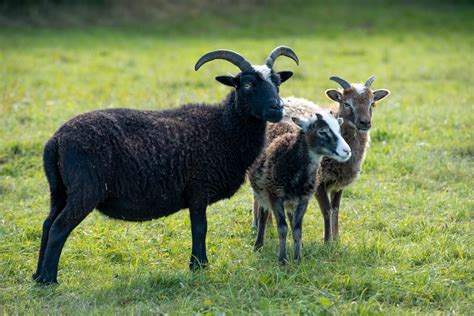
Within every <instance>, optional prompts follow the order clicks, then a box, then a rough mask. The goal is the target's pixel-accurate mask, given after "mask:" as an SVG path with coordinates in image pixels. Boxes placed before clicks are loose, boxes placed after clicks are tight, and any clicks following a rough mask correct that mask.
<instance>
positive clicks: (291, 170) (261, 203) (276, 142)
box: [249, 112, 351, 263]
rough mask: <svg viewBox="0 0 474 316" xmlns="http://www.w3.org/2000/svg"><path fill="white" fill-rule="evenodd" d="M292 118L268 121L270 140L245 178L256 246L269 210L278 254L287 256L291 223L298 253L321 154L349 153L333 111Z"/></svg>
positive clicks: (334, 156) (336, 156)
mask: <svg viewBox="0 0 474 316" xmlns="http://www.w3.org/2000/svg"><path fill="white" fill-rule="evenodd" d="M292 119H293V121H294V123H296V125H298V126H299V129H298V128H297V127H296V126H295V125H294V124H292V123H290V122H281V123H278V124H272V126H271V127H269V131H268V136H267V139H268V144H267V146H266V147H265V149H264V150H263V152H262V154H261V155H260V156H259V157H258V158H257V160H256V161H255V163H254V164H253V165H252V167H251V168H250V170H249V179H250V183H251V185H252V188H253V191H254V197H255V200H256V202H257V206H258V213H257V218H258V225H257V226H258V233H257V240H256V242H255V248H256V249H259V248H261V247H262V246H263V242H264V237H265V228H266V226H267V225H266V222H267V218H268V216H269V211H270V209H271V210H272V211H273V214H274V216H275V218H276V222H277V229H278V237H279V241H280V251H279V255H278V259H279V261H280V262H281V263H285V262H286V261H287V251H286V236H287V232H288V226H287V224H286V220H285V210H286V213H287V214H286V215H287V216H288V218H289V220H290V224H291V229H292V235H293V241H294V248H293V255H294V256H293V257H294V259H295V260H298V259H300V257H301V238H302V223H303V217H304V214H305V212H306V208H307V206H308V201H309V200H310V198H311V197H312V196H313V194H314V193H315V190H316V185H315V179H316V171H317V169H318V167H319V163H320V161H321V158H322V157H323V156H325V157H329V158H332V159H336V160H337V161H341V162H342V161H346V160H347V159H349V158H350V156H351V151H350V148H349V145H347V143H346V142H345V141H344V139H343V138H342V136H341V134H340V132H341V130H340V127H339V125H340V124H341V123H342V121H343V120H342V119H340V118H339V119H338V120H336V119H335V118H334V117H333V116H332V114H329V113H326V112H320V113H316V114H315V115H314V116H313V117H312V118H310V119H307V120H306V119H304V118H298V117H293V118H292Z"/></svg>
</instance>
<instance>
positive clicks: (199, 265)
mask: <svg viewBox="0 0 474 316" xmlns="http://www.w3.org/2000/svg"><path fill="white" fill-rule="evenodd" d="M206 267H207V260H205V261H203V262H199V261H198V260H196V259H191V262H190V263H189V269H190V270H191V271H192V272H196V271H199V270H201V269H205V268H206Z"/></svg>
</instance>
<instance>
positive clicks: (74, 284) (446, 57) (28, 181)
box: [0, 1, 474, 314]
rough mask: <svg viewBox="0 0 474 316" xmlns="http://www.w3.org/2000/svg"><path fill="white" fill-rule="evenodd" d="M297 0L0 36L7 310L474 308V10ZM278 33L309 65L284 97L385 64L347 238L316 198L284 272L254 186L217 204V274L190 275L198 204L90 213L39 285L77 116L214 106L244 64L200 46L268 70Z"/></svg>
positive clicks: (0, 223) (1, 228)
mask: <svg viewBox="0 0 474 316" xmlns="http://www.w3.org/2000/svg"><path fill="white" fill-rule="evenodd" d="M298 2H299V3H297V5H293V6H292V5H290V4H285V3H284V2H282V3H281V5H280V6H273V7H267V8H262V7H260V6H256V7H255V8H254V10H251V9H249V8H248V7H246V8H244V9H242V10H240V9H239V10H235V11H233V10H227V11H225V12H224V13H222V14H217V13H216V12H211V13H208V14H206V16H204V17H203V16H200V15H197V14H195V13H193V11H192V10H191V11H190V12H188V13H187V14H186V15H185V18H183V19H176V18H170V19H169V20H168V21H166V23H165V22H160V23H158V24H153V25H133V26H130V25H129V26H116V27H99V26H96V27H94V26H90V27H83V28H64V29H34V28H27V27H25V28H16V29H13V28H3V29H1V30H0V53H1V55H0V313H6V314H37V313H43V314H124V313H125V314H158V313H171V314H177V313H183V314H188V313H203V314H205V313H211V314H214V313H227V314H236V313H263V314H280V313H288V314H307V313H321V314H325V313H330V314H346V313H353V314H378V313H382V314H398V313H421V314H433V313H438V314H470V313H472V310H473V307H474V306H473V303H472V302H473V301H474V297H473V286H474V282H473V275H474V271H473V270H474V269H473V266H474V262H473V258H472V254H473V248H472V247H473V244H474V240H473V239H474V238H473V235H472V232H473V225H472V223H473V209H474V203H473V189H472V188H473V187H474V180H473V178H474V172H473V171H474V158H473V152H474V148H473V147H474V140H473V134H474V133H473V122H474V111H473V110H474V108H473V106H474V96H473V91H474V90H473V88H472V87H473V86H474V79H473V78H474V69H473V67H474V66H473V65H474V58H473V50H472V49H473V47H474V36H473V33H472V31H473V29H474V7H473V6H472V5H463V6H453V5H444V4H439V3H435V4H433V3H431V4H429V5H426V6H423V5H421V4H418V5H413V4H408V2H407V3H406V4H398V5H395V4H389V3H388V2H387V3H384V4H380V2H379V3H373V4H367V3H365V2H364V4H359V5H350V4H349V3H350V2H345V1H344V2H338V4H337V5H336V4H330V5H325V6H323V5H320V4H319V2H315V1H306V2H305V1H298ZM291 3H294V2H291ZM200 14H203V13H202V12H201V13H200ZM279 44H286V45H289V46H291V47H293V48H294V49H295V51H296V52H297V54H298V56H299V57H300V60H301V65H300V67H296V66H294V65H293V64H292V62H291V61H290V60H285V58H282V59H281V60H279V61H278V63H277V65H276V68H277V69H280V70H283V69H285V70H286V69H289V70H293V71H295V73H296V75H295V77H294V78H293V79H291V80H290V81H288V82H287V83H285V84H284V85H283V86H282V89H281V94H282V95H283V96H289V95H296V96H299V97H306V98H308V99H312V100H314V101H315V102H317V103H320V104H322V105H327V104H329V101H328V100H327V99H326V98H325V97H324V94H323V91H324V90H325V89H328V88H333V87H335V83H334V82H330V81H329V80H328V77H329V76H331V75H339V76H341V77H343V78H346V79H348V80H349V81H353V82H354V81H355V82H357V81H358V82H361V81H364V80H366V79H367V78H368V77H369V75H372V74H374V75H376V76H377V80H376V81H375V83H374V85H373V86H374V88H387V89H390V90H391V91H392V95H391V96H390V97H388V98H387V99H386V100H385V101H383V102H381V103H380V104H379V105H378V106H377V108H376V109H375V113H374V121H373V125H374V127H373V131H372V143H371V148H370V151H369V153H368V156H367V160H366V162H365V165H364V168H363V173H362V176H361V177H360V179H359V180H358V181H357V182H356V183H355V185H353V186H352V187H351V188H350V189H349V190H347V191H346V193H345V196H344V198H343V201H342V211H341V227H340V231H341V240H340V242H339V243H338V244H335V245H334V244H329V245H326V244H324V243H323V241H322V236H323V226H322V218H321V214H320V211H319V209H318V207H317V204H316V202H315V201H312V202H311V206H310V208H309V210H308V213H307V215H306V218H305V223H304V249H303V261H302V262H301V263H300V264H295V263H290V264H289V265H288V266H285V267H281V266H279V265H278V263H277V257H276V251H277V248H278V244H277V243H278V242H277V238H276V233H275V229H274V228H273V229H271V230H270V233H269V237H268V238H267V242H266V245H265V247H264V249H263V251H262V252H260V253H254V252H253V251H252V243H253V240H254V237H255V236H254V232H253V231H252V229H251V227H250V224H251V217H252V216H251V214H250V212H249V210H250V208H251V204H252V199H251V193H250V188H249V186H248V184H245V185H244V186H243V187H242V189H241V190H240V191H239V192H238V193H237V194H236V195H235V196H234V197H232V199H230V200H225V201H221V202H219V203H216V204H214V205H212V206H211V207H210V208H209V212H208V220H209V233H208V255H209V259H210V266H209V268H208V269H207V270H205V271H202V272H198V273H194V274H193V273H191V272H189V271H188V268H187V266H188V264H187V263H188V260H189V255H190V248H191V233H190V222H189V217H188V213H187V212H186V211H183V212H179V213H177V214H175V215H173V216H170V217H168V218H162V219H158V220H154V221H151V222H146V223H128V222H121V221H114V220H110V219H108V218H106V217H104V216H102V215H100V214H99V213H97V212H94V213H93V214H91V215H90V216H89V217H88V218H87V219H86V220H85V221H84V222H83V223H82V224H81V225H80V226H79V227H78V228H77V229H76V230H75V231H74V232H73V233H72V234H71V236H70V238H69V239H68V241H67V243H66V246H65V248H64V251H63V255H62V257H61V262H60V270H59V281H60V285H59V286H50V287H41V286H37V285H35V284H34V283H33V281H32V280H31V274H32V273H33V271H34V269H35V265H36V259H37V253H38V249H39V241H40V236H41V225H42V221H43V220H44V218H45V217H46V215H47V214H48V203H49V199H48V186H47V182H46V179H45V177H44V175H43V171H42V167H41V163H42V162H41V151H42V145H43V143H44V142H45V141H46V140H47V139H48V138H49V137H50V136H51V135H52V133H53V132H54V131H55V130H56V129H57V128H58V127H59V126H60V125H61V124H62V123H63V122H65V121H66V120H68V119H69V118H71V117H73V116H74V115H77V114H79V113H82V112H85V111H89V110H94V109H100V108H107V107H119V106H126V107H130V108H140V109H160V108H166V107H174V106H177V105H179V104H181V103H185V102H194V101H203V102H217V101H219V100H221V99H222V98H223V97H224V96H225V94H226V93H228V89H227V88H226V87H223V86H220V85H219V84H218V83H217V82H215V80H214V79H213V77H214V76H216V75H220V74H225V73H226V72H232V73H235V72H236V69H235V67H233V66H232V65H229V64H227V63H225V62H215V63H211V64H209V65H206V66H205V67H203V68H202V70H200V71H199V72H194V71H193V65H194V63H195V61H196V60H197V58H199V57H200V56H201V54H203V53H204V52H206V51H209V50H212V49H216V48H228V49H233V50H236V51H239V52H241V53H243V54H244V55H245V56H247V57H248V58H249V59H250V60H251V61H253V62H254V63H262V62H263V60H264V58H265V57H266V55H267V54H268V52H269V51H270V50H271V49H272V48H273V47H274V46H276V45H279Z"/></svg>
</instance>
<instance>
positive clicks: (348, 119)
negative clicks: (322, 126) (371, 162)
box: [284, 76, 390, 241]
mask: <svg viewBox="0 0 474 316" xmlns="http://www.w3.org/2000/svg"><path fill="white" fill-rule="evenodd" d="M330 79H331V80H334V81H336V82H337V83H339V84H340V85H341V86H342V88H343V89H342V90H340V91H339V90H335V89H330V90H327V91H326V95H327V96H328V97H329V98H330V99H331V100H333V101H336V102H337V107H336V108H335V112H336V116H337V117H340V118H343V119H344V124H343V125H342V127H341V130H342V137H344V139H345V140H346V142H347V143H348V144H349V146H350V147H351V151H352V157H351V159H349V160H348V161H346V162H339V161H335V160H332V159H328V158H326V157H325V158H323V159H322V161H321V166H320V168H319V170H318V172H317V177H316V178H317V179H316V183H317V188H316V198H317V200H318V203H319V206H320V208H321V212H322V214H323V217H324V240H325V241H329V240H336V239H338V237H339V223H338V221H339V207H340V203H341V198H342V192H343V190H344V188H346V187H347V186H348V185H350V184H351V183H353V182H354V181H355V180H356V179H357V177H358V176H359V174H360V172H361V168H362V164H363V162H364V159H365V154H366V152H367V148H368V147H369V141H370V128H371V126H372V122H371V121H372V110H373V108H374V107H375V102H377V101H380V100H382V99H383V98H385V97H386V96H388V95H389V94H390V91H389V90H386V89H379V90H371V89H370V86H371V85H372V83H373V81H374V80H375V77H374V76H371V77H370V78H369V79H368V80H367V81H366V82H365V83H364V84H360V83H356V84H352V85H351V84H350V83H348V82H347V81H346V80H344V79H341V78H339V77H331V78H330ZM298 100H299V99H291V98H290V99H285V100H284V101H285V110H286V111H287V113H288V115H289V116H290V115H291V116H296V115H302V116H306V117H309V116H311V114H312V113H314V111H317V110H318V109H319V107H317V106H316V105H314V104H313V105H312V104H311V103H308V102H300V101H298Z"/></svg>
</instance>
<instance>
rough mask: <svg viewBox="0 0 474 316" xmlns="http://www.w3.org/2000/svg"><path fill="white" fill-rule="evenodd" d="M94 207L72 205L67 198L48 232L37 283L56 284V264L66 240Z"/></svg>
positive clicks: (79, 204)
mask: <svg viewBox="0 0 474 316" xmlns="http://www.w3.org/2000/svg"><path fill="white" fill-rule="evenodd" d="M93 209H94V207H88V208H85V207H83V205H82V203H72V202H71V199H70V198H68V201H67V203H66V206H65V207H64V209H63V211H62V212H61V213H60V214H59V215H58V216H57V218H56V219H55V220H54V222H53V224H52V225H51V228H50V230H49V235H48V240H47V242H46V248H45V252H44V259H43V264H42V267H41V273H40V274H39V275H38V276H37V278H36V279H35V280H36V281H37V282H38V283H42V284H51V283H57V282H58V281H57V275H58V263H59V257H60V256H61V251H62V249H63V247H64V244H65V242H66V239H67V238H68V237H69V234H70V233H71V232H72V231H73V229H74V228H76V227H77V225H79V223H81V222H82V220H83V219H84V218H86V216H87V215H88V214H89V213H90V212H91V211H92V210H93Z"/></svg>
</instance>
